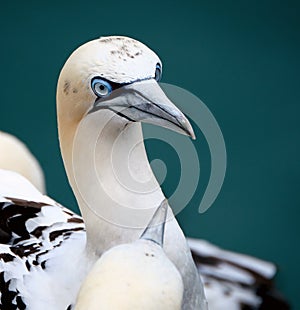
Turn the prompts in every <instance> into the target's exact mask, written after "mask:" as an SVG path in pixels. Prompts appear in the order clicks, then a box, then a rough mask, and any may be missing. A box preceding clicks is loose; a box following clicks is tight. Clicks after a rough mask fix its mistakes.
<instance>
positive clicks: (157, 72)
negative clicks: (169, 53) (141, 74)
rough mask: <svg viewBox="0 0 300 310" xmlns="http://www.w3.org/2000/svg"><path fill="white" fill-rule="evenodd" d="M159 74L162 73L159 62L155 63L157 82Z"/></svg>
mask: <svg viewBox="0 0 300 310" xmlns="http://www.w3.org/2000/svg"><path fill="white" fill-rule="evenodd" d="M161 75H162V72H161V65H160V64H157V65H156V68H155V80H156V81H157V82H159V81H160V80H161Z"/></svg>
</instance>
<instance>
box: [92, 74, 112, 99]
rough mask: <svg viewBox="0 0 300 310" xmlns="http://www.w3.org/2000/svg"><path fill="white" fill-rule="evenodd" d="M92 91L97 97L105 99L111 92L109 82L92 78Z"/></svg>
mask: <svg viewBox="0 0 300 310" xmlns="http://www.w3.org/2000/svg"><path fill="white" fill-rule="evenodd" d="M92 89H93V92H94V93H95V95H96V96H97V97H106V96H108V95H110V93H111V92H112V87H111V85H110V84H109V82H107V81H105V80H102V79H100V78H94V79H93V80H92Z"/></svg>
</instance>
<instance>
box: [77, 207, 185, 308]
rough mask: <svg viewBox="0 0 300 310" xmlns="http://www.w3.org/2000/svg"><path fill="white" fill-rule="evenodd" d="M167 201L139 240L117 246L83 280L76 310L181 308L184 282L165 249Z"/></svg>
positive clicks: (103, 256)
mask: <svg viewBox="0 0 300 310" xmlns="http://www.w3.org/2000/svg"><path fill="white" fill-rule="evenodd" d="M167 208H168V204H167V202H166V201H163V203H162V204H161V205H160V207H159V208H158V210H157V211H156V213H155V214H154V216H153V218H152V220H151V222H150V223H149V225H148V227H147V228H146V230H145V231H144V233H143V234H142V236H141V238H140V239H139V240H137V241H136V242H133V243H129V244H123V245H119V246H116V247H114V248H112V249H110V250H108V251H107V252H105V253H104V254H103V255H102V257H101V258H100V259H99V260H98V261H97V262H96V263H95V265H94V267H93V268H92V270H91V271H90V273H89V274H88V276H87V278H86V279H85V281H84V282H83V284H82V286H81V289H80V292H79V295H78V298H77V303H76V307H75V309H76V310H83V309H89V310H98V309H101V310H111V309H122V310H133V309H137V310H138V309H143V310H180V309H181V303H182V296H183V282H182V279H181V276H180V273H179V271H178V270H177V269H176V267H175V266H174V265H173V263H172V262H171V261H170V260H169V259H168V258H167V256H166V254H165V253H164V251H163V249H162V242H163V235H164V221H165V218H166V212H167Z"/></svg>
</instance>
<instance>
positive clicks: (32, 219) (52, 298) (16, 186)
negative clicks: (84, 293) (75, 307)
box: [0, 170, 86, 310]
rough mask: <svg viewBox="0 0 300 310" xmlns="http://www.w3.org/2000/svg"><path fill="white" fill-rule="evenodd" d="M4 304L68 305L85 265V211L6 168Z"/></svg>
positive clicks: (1, 256)
mask: <svg viewBox="0 0 300 310" xmlns="http://www.w3.org/2000/svg"><path fill="white" fill-rule="evenodd" d="M0 194H1V196H0V309H33V310H35V309H43V310H46V309H49V310H50V309H67V308H68V306H69V305H70V304H71V303H73V302H74V300H75V298H76V294H77V290H78V289H79V286H80V283H81V280H82V279H81V278H82V277H83V276H84V274H85V272H86V270H85V268H86V267H85V266H86V264H85V262H84V259H85V255H84V250H85V238H86V236H85V228H84V224H83V221H82V219H81V217H80V216H78V215H76V214H74V213H73V212H71V211H70V210H68V209H66V208H64V207H62V206H61V205H59V204H57V203H56V202H54V201H53V200H52V199H50V198H49V197H47V196H43V195H42V194H40V193H39V192H38V191H37V190H36V189H35V188H34V187H33V186H32V185H31V184H30V183H29V182H28V181H27V180H26V179H24V178H23V177H21V176H20V175H18V174H16V173H13V172H10V171H3V170H0Z"/></svg>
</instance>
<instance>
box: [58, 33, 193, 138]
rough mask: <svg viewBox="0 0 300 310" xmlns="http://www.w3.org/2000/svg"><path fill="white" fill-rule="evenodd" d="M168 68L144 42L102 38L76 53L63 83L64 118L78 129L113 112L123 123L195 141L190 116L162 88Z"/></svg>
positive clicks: (60, 98)
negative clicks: (83, 122)
mask: <svg viewBox="0 0 300 310" xmlns="http://www.w3.org/2000/svg"><path fill="white" fill-rule="evenodd" d="M161 74H162V63H161V61H160V59H159V58H158V56H157V55H156V54H155V53H154V52H153V51H152V50H150V49H149V48H148V47H147V46H146V45H144V44H142V43H141V42H139V41H137V40H134V39H131V38H127V37H122V36H111V37H102V38H100V39H97V40H93V41H90V42H88V43H86V44H84V45H82V46H80V47H79V48H78V49H77V50H75V51H74V52H73V54H72V55H71V56H70V57H69V59H68V60H67V62H66V63H65V65H64V67H63V69H62V71H61V74H60V77H59V81H58V89H57V102H58V119H59V122H60V118H63V119H64V123H69V124H77V123H78V122H80V120H82V119H83V118H84V117H85V116H87V115H89V114H91V113H97V112H99V111H104V110H106V111H108V110H109V111H111V112H113V113H114V114H116V115H118V116H119V117H120V118H121V119H122V121H124V122H126V123H128V122H148V123H153V124H156V125H160V126H163V127H167V128H170V129H173V130H175V131H179V132H181V133H184V134H187V135H189V136H191V137H194V133H193V129H192V127H191V125H190V123H189V121H188V120H187V118H186V117H185V116H184V114H183V113H182V112H181V111H180V110H179V109H178V108H177V107H176V106H175V105H174V104H173V103H172V102H171V101H170V100H169V99H168V98H167V96H166V95H165V94H164V92H163V91H162V89H161V88H160V87H159V85H158V81H159V80H160V78H161Z"/></svg>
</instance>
